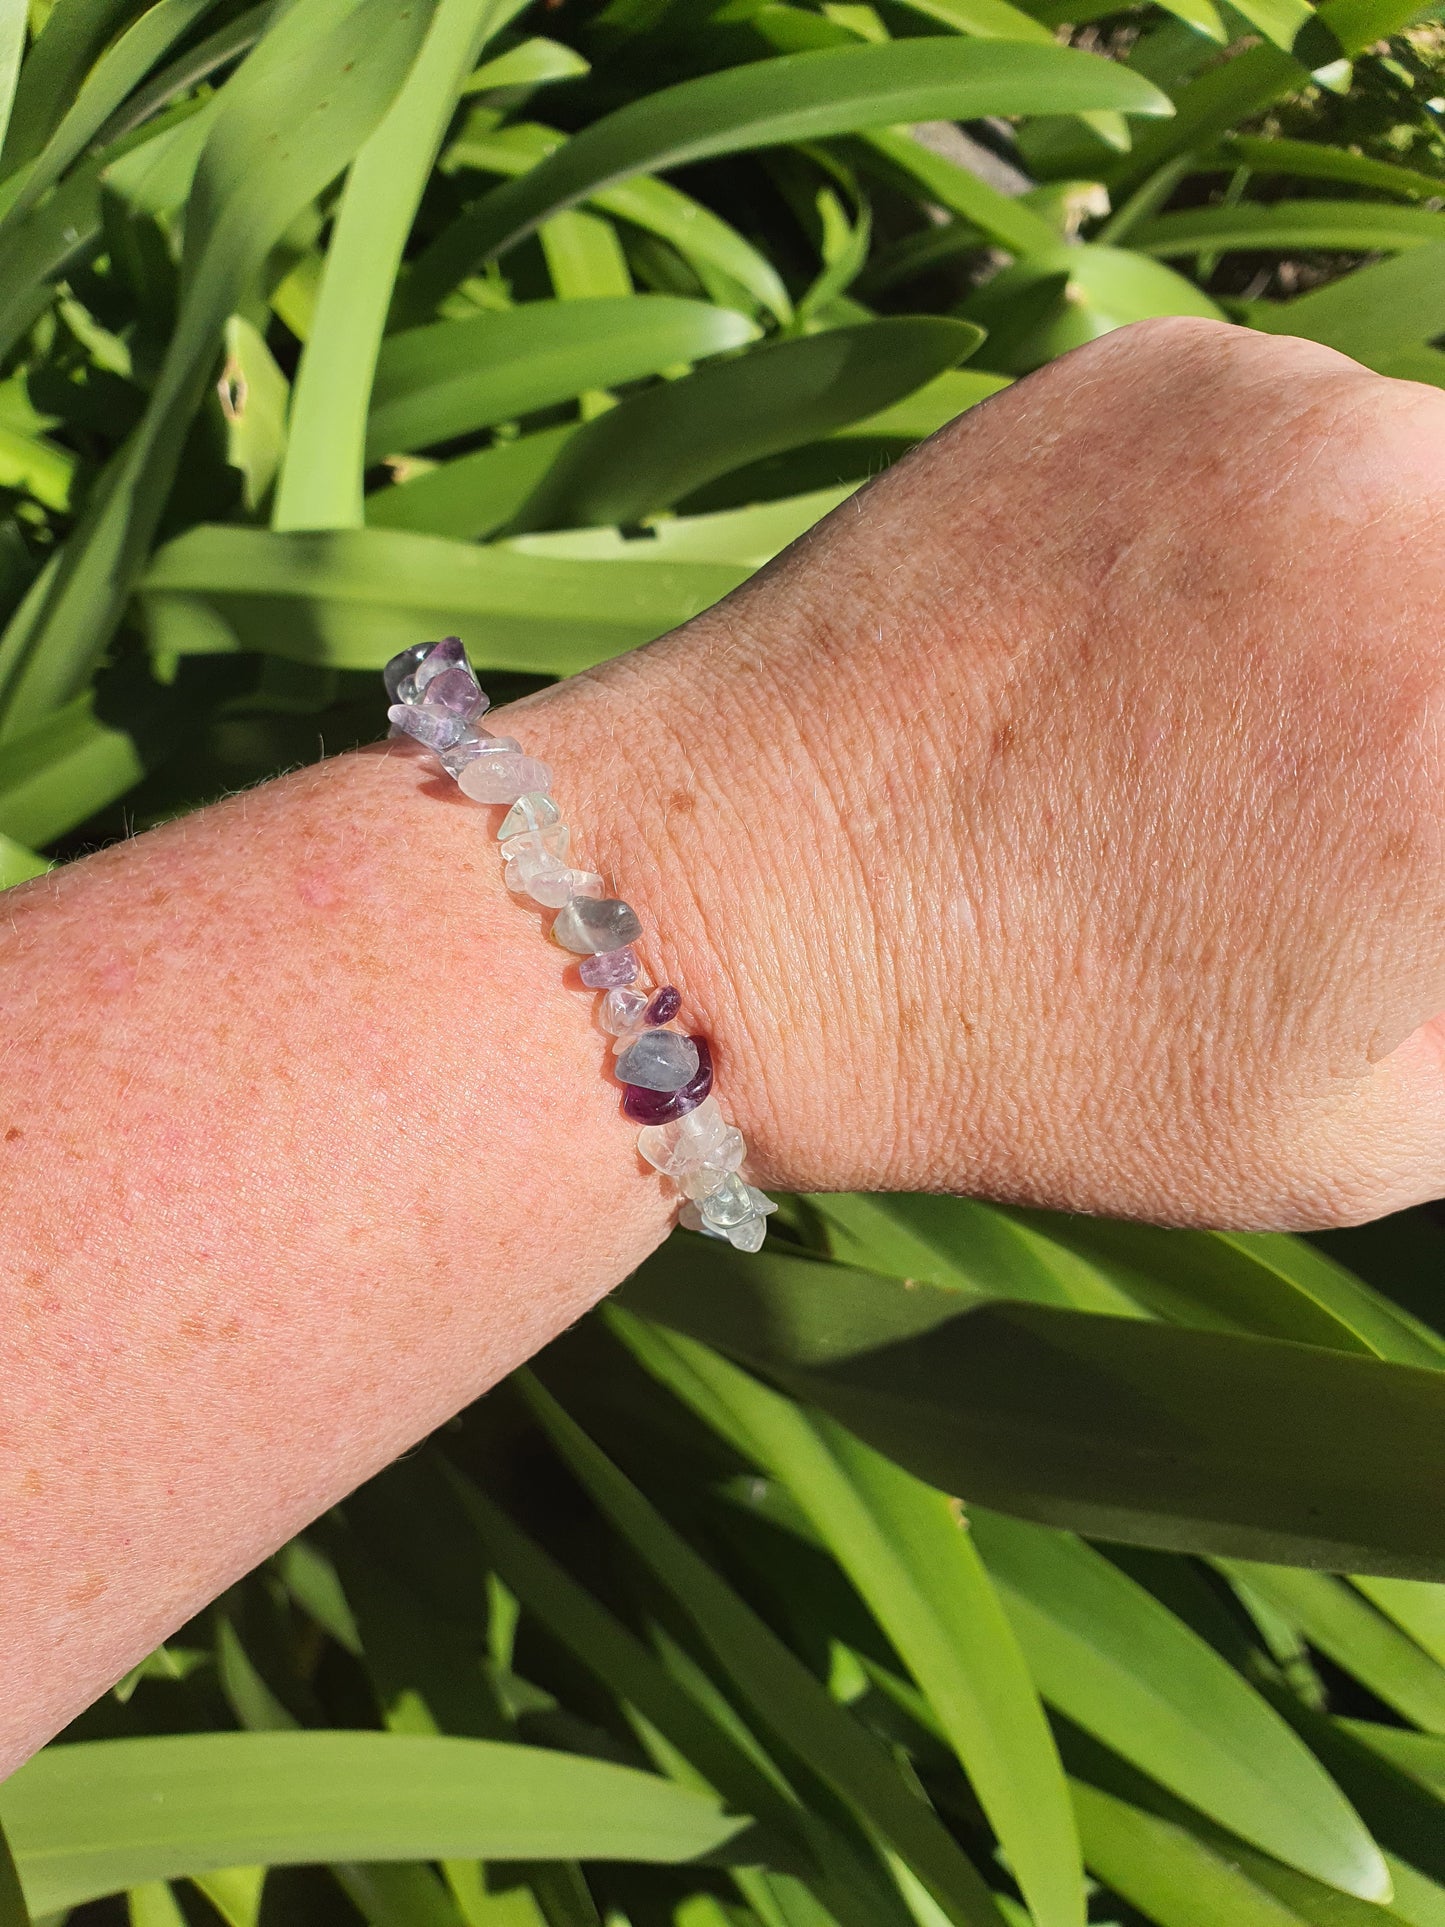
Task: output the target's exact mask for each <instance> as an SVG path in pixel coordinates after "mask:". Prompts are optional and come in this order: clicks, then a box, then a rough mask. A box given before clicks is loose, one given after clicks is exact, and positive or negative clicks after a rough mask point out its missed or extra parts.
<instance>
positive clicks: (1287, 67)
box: [1108, 0, 1418, 189]
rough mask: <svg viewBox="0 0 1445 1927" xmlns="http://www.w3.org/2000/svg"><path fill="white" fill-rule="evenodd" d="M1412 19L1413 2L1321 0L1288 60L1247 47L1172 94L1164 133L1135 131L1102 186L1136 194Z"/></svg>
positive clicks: (1274, 50) (1268, 49)
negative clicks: (1157, 173) (1315, 72)
mask: <svg viewBox="0 0 1445 1927" xmlns="http://www.w3.org/2000/svg"><path fill="white" fill-rule="evenodd" d="M1417 12H1418V7H1417V6H1416V4H1415V0H1326V4H1325V5H1324V6H1322V7H1319V8H1318V9H1317V10H1316V11H1315V13H1314V16H1313V18H1312V19H1310V20H1309V21H1307V22H1306V23H1305V25H1304V27H1303V29H1302V31H1301V33H1300V34H1299V36H1298V38H1297V40H1296V42H1295V48H1294V52H1293V53H1287V52H1285V50H1284V49H1283V48H1281V47H1277V46H1259V47H1251V48H1249V49H1248V50H1247V51H1245V52H1242V53H1240V54H1238V55H1236V56H1235V57H1234V58H1233V59H1230V60H1225V61H1222V62H1220V63H1218V64H1217V65H1211V66H1209V67H1207V68H1206V69H1205V70H1204V72H1203V73H1201V74H1200V76H1199V78H1198V79H1195V80H1190V81H1188V82H1187V83H1186V84H1185V85H1184V86H1183V87H1182V88H1180V89H1179V90H1178V91H1177V92H1176V93H1175V94H1174V96H1173V101H1174V119H1173V120H1172V121H1170V123H1169V125H1168V127H1167V129H1166V128H1162V127H1151V128H1148V129H1146V130H1144V131H1142V132H1141V133H1140V134H1139V136H1138V138H1137V139H1136V140H1135V142H1134V147H1133V151H1132V152H1131V153H1130V154H1127V155H1125V156H1124V157H1123V159H1122V160H1120V161H1119V162H1117V163H1116V164H1115V165H1114V166H1113V167H1112V168H1111V169H1110V170H1109V173H1108V178H1109V181H1110V185H1111V186H1112V187H1115V188H1116V189H1117V188H1120V187H1122V188H1126V189H1127V188H1129V187H1133V186H1137V184H1138V183H1139V182H1140V181H1142V180H1145V179H1147V177H1148V176H1149V175H1150V174H1152V173H1153V172H1154V170H1155V169H1156V168H1157V167H1159V166H1161V165H1162V164H1163V163H1164V162H1165V161H1168V160H1171V159H1173V158H1174V156H1176V155H1179V154H1187V153H1189V152H1190V151H1191V150H1192V149H1195V148H1199V147H1208V146H1210V145H1212V144H1213V142H1215V141H1216V140H1218V139H1220V137H1221V136H1223V135H1225V134H1228V133H1229V132H1230V130H1231V129H1232V128H1233V127H1234V126H1235V124H1236V123H1237V122H1239V121H1243V120H1247V119H1249V117H1250V116H1251V115H1253V114H1256V113H1258V112H1259V111H1260V110H1261V109H1262V108H1264V107H1266V106H1268V104H1269V103H1270V101H1272V100H1276V99H1278V98H1279V97H1280V96H1281V95H1283V94H1290V93H1295V92H1297V91H1298V90H1299V89H1300V88H1301V87H1302V86H1304V85H1305V83H1306V81H1307V80H1308V78H1309V74H1310V70H1311V69H1312V68H1317V67H1319V66H1320V65H1321V64H1324V63H1328V62H1330V61H1333V60H1335V59H1336V58H1338V57H1339V56H1340V55H1344V56H1346V57H1349V56H1352V55H1354V54H1357V53H1361V52H1363V51H1364V50H1365V48H1367V47H1370V46H1373V45H1374V43H1375V42H1376V41H1377V40H1383V39H1385V38H1387V37H1388V36H1389V35H1390V34H1392V33H1397V32H1398V31H1399V30H1400V28H1401V27H1404V26H1407V25H1408V24H1409V22H1410V21H1411V20H1412V19H1414V17H1415V15H1416V13H1417Z"/></svg>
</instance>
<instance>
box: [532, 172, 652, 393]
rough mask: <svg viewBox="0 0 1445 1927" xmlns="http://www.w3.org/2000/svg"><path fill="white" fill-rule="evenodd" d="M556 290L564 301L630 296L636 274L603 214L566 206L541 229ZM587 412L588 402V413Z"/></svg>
mask: <svg viewBox="0 0 1445 1927" xmlns="http://www.w3.org/2000/svg"><path fill="white" fill-rule="evenodd" d="M537 239H538V241H539V242H540V243H541V246H542V255H543V259H544V260H545V261H546V263H547V276H548V279H549V280H550V281H551V283H552V292H553V294H555V295H556V296H557V298H558V299H559V300H561V301H586V300H591V299H594V298H596V297H599V296H601V297H604V298H607V297H612V298H617V297H621V296H626V295H630V294H631V293H632V275H631V273H630V272H629V270H628V266H627V256H626V255H625V254H624V253H623V251H622V243H621V242H620V241H619V240H618V238H617V229H616V228H615V227H614V226H613V224H612V223H611V221H608V220H604V218H603V217H602V216H601V215H600V214H589V213H587V211H586V210H585V209H584V208H580V207H568V208H563V210H562V212H561V213H560V214H554V215H553V216H552V218H551V220H549V221H544V222H543V223H542V225H541V227H539V228H538V230H537ZM585 412H586V409H585V403H584V413H585Z"/></svg>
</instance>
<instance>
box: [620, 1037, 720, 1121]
mask: <svg viewBox="0 0 1445 1927" xmlns="http://www.w3.org/2000/svg"><path fill="white" fill-rule="evenodd" d="M692 1041H693V1043H694V1044H696V1046H697V1069H696V1071H695V1072H694V1073H693V1075H692V1076H691V1077H690V1078H689V1079H688V1081H687V1082H686V1083H685V1084H684V1085H683V1086H682V1087H681V1089H679V1090H675V1091H650V1090H647V1089H645V1088H644V1087H643V1086H642V1085H640V1084H629V1085H628V1086H627V1091H626V1094H625V1096H624V1097H623V1099H622V1109H623V1111H624V1113H625V1114H626V1115H627V1116H628V1117H630V1118H631V1119H632V1120H633V1122H634V1123H637V1124H670V1123H671V1122H672V1120H673V1119H674V1118H676V1117H681V1116H682V1114H683V1112H684V1111H692V1110H696V1108H697V1106H698V1105H699V1104H701V1102H702V1101H703V1099H704V1098H705V1097H706V1096H707V1094H708V1092H709V1091H710V1090H711V1089H712V1052H711V1051H710V1050H709V1049H708V1045H707V1039H706V1038H705V1037H697V1036H694V1038H693V1040H692Z"/></svg>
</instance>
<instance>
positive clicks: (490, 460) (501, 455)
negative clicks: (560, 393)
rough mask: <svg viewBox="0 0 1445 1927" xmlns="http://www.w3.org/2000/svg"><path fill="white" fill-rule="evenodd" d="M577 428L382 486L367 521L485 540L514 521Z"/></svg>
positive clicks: (569, 425) (540, 434) (502, 445)
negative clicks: (392, 484)
mask: <svg viewBox="0 0 1445 1927" xmlns="http://www.w3.org/2000/svg"><path fill="white" fill-rule="evenodd" d="M576 432H577V424H576V423H575V422H566V423H564V424H563V425H562V426H561V427H559V428H543V429H539V430H538V431H537V433H536V434H534V435H520V436H518V438H517V439H516V440H515V441H510V442H496V443H494V444H493V446H492V447H491V448H480V449H478V450H477V451H476V453H475V454H472V455H458V456H457V457H456V458H455V459H454V460H453V461H450V462H439V463H438V464H437V465H436V467H434V468H430V469H427V470H425V471H424V472H423V473H422V474H420V475H416V476H412V477H411V478H409V479H408V480H406V481H404V482H401V483H399V484H398V485H397V486H396V487H394V488H383V489H377V490H376V492H375V493H374V494H372V495H368V496H367V498H366V503H365V508H366V522H367V526H368V528H381V529H414V530H416V531H417V533H418V534H423V535H445V536H449V537H451V539H452V540H453V541H455V542H477V541H480V540H481V539H482V537H483V536H487V535H492V534H494V533H495V532H496V530H498V529H499V528H501V527H503V525H504V524H505V523H507V522H510V521H511V520H512V518H513V516H514V515H516V514H517V512H518V510H519V509H520V508H521V507H522V504H523V503H524V502H525V501H526V500H527V497H528V496H529V495H530V494H531V493H532V491H533V489H535V488H536V486H537V484H538V483H539V482H540V481H541V479H542V477H543V476H544V475H545V474H546V473H547V470H548V469H549V468H550V467H551V466H552V464H553V462H555V461H556V459H557V456H558V455H559V454H560V452H561V450H562V446H563V444H564V443H565V442H566V441H568V440H569V438H570V437H571V436H573V435H575V434H576Z"/></svg>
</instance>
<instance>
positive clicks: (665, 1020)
mask: <svg viewBox="0 0 1445 1927" xmlns="http://www.w3.org/2000/svg"><path fill="white" fill-rule="evenodd" d="M681 1009H682V994H681V992H680V991H677V990H674V988H673V987H672V985H671V984H664V985H663V986H662V988H661V990H655V991H654V992H653V993H652V1002H651V1003H650V1004H649V1005H648V1006H647V1015H646V1016H645V1017H644V1018H643V1020H642V1021H643V1023H644V1024H650V1025H652V1026H654V1027H655V1026H657V1025H658V1024H670V1023H671V1022H672V1020H673V1018H674V1017H676V1015H677V1013H678V1012H679V1011H680V1010H681Z"/></svg>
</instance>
